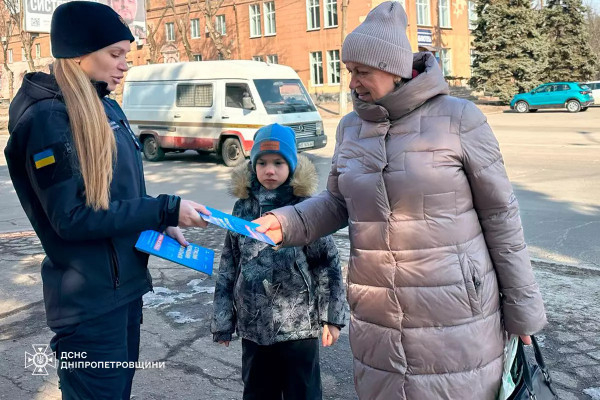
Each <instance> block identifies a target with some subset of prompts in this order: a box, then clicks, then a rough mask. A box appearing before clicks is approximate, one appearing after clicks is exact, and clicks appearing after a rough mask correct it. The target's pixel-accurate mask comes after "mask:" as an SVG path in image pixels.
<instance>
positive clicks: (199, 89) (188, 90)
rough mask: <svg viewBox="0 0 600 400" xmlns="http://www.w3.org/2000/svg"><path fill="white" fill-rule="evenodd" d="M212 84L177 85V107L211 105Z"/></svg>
mask: <svg viewBox="0 0 600 400" xmlns="http://www.w3.org/2000/svg"><path fill="white" fill-rule="evenodd" d="M212 104H213V87H212V85H190V84H181V85H177V107H212Z"/></svg>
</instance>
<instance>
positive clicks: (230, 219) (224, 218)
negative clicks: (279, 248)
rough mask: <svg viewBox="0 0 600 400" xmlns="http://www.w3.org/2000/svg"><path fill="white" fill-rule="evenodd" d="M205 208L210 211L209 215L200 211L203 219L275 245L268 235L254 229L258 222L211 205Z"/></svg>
mask: <svg viewBox="0 0 600 400" xmlns="http://www.w3.org/2000/svg"><path fill="white" fill-rule="evenodd" d="M206 209H207V210H208V211H210V215H204V214H202V213H200V216H201V217H202V219H204V220H205V221H207V222H210V223H211V224H214V225H217V226H220V227H221V228H225V229H229V230H230V231H233V232H237V233H239V234H240V235H244V236H248V237H251V238H252V239H256V240H260V241H261V242H265V243H267V244H270V245H271V246H275V242H273V241H272V240H271V238H270V237H268V236H267V235H265V234H264V233H260V232H257V231H256V228H258V227H259V225H258V224H255V223H254V222H250V221H246V220H245V219H242V218H238V217H234V216H233V215H231V214H226V213H224V212H222V211H219V210H215V209H214V208H211V207H206Z"/></svg>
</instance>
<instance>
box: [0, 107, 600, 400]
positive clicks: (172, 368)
mask: <svg viewBox="0 0 600 400" xmlns="http://www.w3.org/2000/svg"><path fill="white" fill-rule="evenodd" d="M488 119H489V122H490V124H491V126H492V128H493V129H494V131H495V132H496V135H497V137H498V139H499V142H500V146H501V149H502V151H503V154H504V158H505V162H506V165H507V170H508V173H509V176H510V178H511V180H512V182H513V184H514V187H515V190H516V194H517V197H518V199H519V202H520V204H521V211H522V217H523V221H524V229H525V236H526V239H527V241H528V243H529V247H530V250H531V253H532V256H533V257H534V258H535V259H536V261H535V263H534V268H535V273H536V277H537V279H538V282H539V283H540V286H541V289H542V293H543V296H544V300H545V303H546V307H547V313H548V317H549V321H550V324H549V326H548V327H547V328H546V329H545V330H544V331H543V332H541V334H540V336H539V337H540V339H541V340H542V343H543V346H544V352H545V355H546V358H547V361H548V363H549V365H550V368H551V370H552V372H553V377H554V379H555V381H556V386H557V388H558V389H559V394H560V398H561V399H565V400H571V399H579V400H584V399H587V400H589V399H594V400H600V336H599V335H598V332H600V317H599V315H600V291H599V290H598V287H600V268H599V267H598V266H599V265H600V253H599V252H600V244H599V242H598V237H600V229H599V227H598V224H599V221H600V218H599V211H600V208H599V207H600V193H599V190H600V189H598V185H597V183H598V182H599V179H598V178H599V175H600V165H599V159H600V152H599V151H598V148H599V145H600V128H598V126H600V125H599V124H598V122H599V120H600V108H594V109H590V110H589V111H587V112H585V113H579V114H575V115H572V114H568V113H564V112H542V111H540V112H538V113H536V114H525V115H519V114H514V113H502V112H500V113H494V114H489V115H488ZM336 123H337V121H336V120H334V119H329V120H326V123H325V127H326V132H327V134H328V135H329V145H328V146H327V147H326V148H324V149H320V150H318V151H314V152H310V153H308V154H309V156H310V157H311V159H312V160H313V161H314V162H315V164H316V166H317V169H318V172H319V175H320V182H321V187H323V184H324V181H325V177H326V175H327V172H328V170H329V164H330V157H331V154H332V151H333V144H334V143H333V141H334V137H335V126H336ZM5 141H6V136H2V135H0V147H4V143H5ZM145 170H146V179H147V182H148V188H149V192H150V193H152V194H159V193H177V194H179V195H181V196H184V197H186V198H190V199H194V200H198V201H201V202H203V203H206V204H208V205H211V206H215V207H217V208H220V209H223V210H225V211H228V210H231V208H232V206H233V202H234V200H233V199H232V198H231V197H229V196H228V195H227V186H228V180H229V172H230V170H229V169H228V168H226V167H224V166H221V165H219V164H217V163H216V159H215V158H213V157H210V156H198V155H196V154H195V153H192V152H186V153H183V154H175V155H170V156H168V157H167V160H165V161H163V162H160V163H145ZM0 201H1V202H2V204H3V207H2V209H1V210H0V353H1V354H2V355H3V361H4V362H3V363H0V399H11V400H13V399H57V398H59V397H58V396H59V392H58V389H57V383H56V375H55V371H53V370H52V369H51V368H48V369H49V375H48V376H31V371H29V370H25V369H24V368H23V363H24V352H26V351H28V352H30V353H31V352H33V349H32V347H31V345H33V344H38V343H48V342H49V339H50V338H51V336H52V334H51V332H50V331H49V330H48V328H47V327H46V325H45V320H44V318H45V317H44V309H43V303H42V301H41V299H42V296H41V280H40V275H39V263H40V260H41V259H42V258H43V252H42V249H41V247H40V245H39V241H38V240H37V238H36V237H35V235H33V234H32V233H31V232H29V230H30V229H31V228H30V225H29V223H28V222H27V221H26V218H25V217H24V214H23V213H22V211H21V209H20V206H19V204H18V201H17V199H16V196H15V194H14V191H13V189H12V186H11V184H10V181H9V179H8V174H7V170H6V165H5V162H4V160H3V159H2V158H0ZM187 236H188V239H189V240H190V241H193V242H196V243H200V244H202V245H204V246H206V247H209V248H213V249H216V250H217V259H218V257H219V250H220V246H221V244H222V240H223V231H222V230H219V229H217V228H211V229H210V230H188V231H187ZM335 239H336V243H337V244H338V246H339V247H340V250H341V254H342V259H343V260H344V262H347V258H348V251H349V249H348V240H347V234H346V233H345V232H343V231H342V232H340V233H339V234H336V236H335ZM151 260H152V261H151V264H150V269H151V273H152V275H153V278H154V285H155V291H154V293H150V294H148V295H147V296H145V310H144V325H143V327H142V351H141V360H143V361H164V362H165V368H164V369H145V370H139V371H138V372H137V373H136V378H135V382H134V391H133V393H134V398H136V399H189V398H194V399H237V398H240V397H241V396H240V393H241V383H240V379H239V377H240V365H241V346H240V342H239V341H235V342H233V343H232V346H231V347H230V348H228V349H226V348H224V347H219V346H216V345H214V344H213V343H211V336H210V334H209V326H208V321H209V318H210V313H211V307H212V291H213V287H214V277H210V278H207V277H206V276H204V275H202V274H198V273H194V272H193V271H190V270H188V269H185V268H182V267H178V266H176V265H174V264H169V263H167V262H164V261H162V260H158V259H156V258H152V259H151ZM321 359H322V370H323V387H324V393H325V398H326V399H356V396H355V394H354V390H353V385H352V358H351V353H350V350H349V343H348V335H347V329H345V330H344V331H342V335H341V337H340V341H339V342H338V344H337V345H336V346H334V347H333V348H329V349H324V350H323V351H322V353H321Z"/></svg>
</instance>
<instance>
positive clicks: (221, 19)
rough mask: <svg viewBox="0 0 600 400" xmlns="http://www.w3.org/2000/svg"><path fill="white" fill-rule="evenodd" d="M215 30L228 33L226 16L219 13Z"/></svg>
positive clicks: (222, 33)
mask: <svg viewBox="0 0 600 400" xmlns="http://www.w3.org/2000/svg"><path fill="white" fill-rule="evenodd" d="M215 30H216V31H217V32H219V33H220V34H221V35H227V28H226V27H225V16H224V15H217V16H216V17H215Z"/></svg>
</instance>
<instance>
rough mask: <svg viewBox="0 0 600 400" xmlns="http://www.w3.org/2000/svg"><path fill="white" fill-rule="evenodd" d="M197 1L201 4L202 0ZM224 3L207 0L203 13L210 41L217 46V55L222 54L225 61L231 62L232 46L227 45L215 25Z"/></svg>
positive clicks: (218, 0) (222, 1)
mask: <svg viewBox="0 0 600 400" xmlns="http://www.w3.org/2000/svg"><path fill="white" fill-rule="evenodd" d="M197 1H198V2H200V0H197ZM224 1H225V0H205V1H204V4H203V5H202V7H201V9H202V13H203V14H204V20H205V23H206V29H207V30H208V35H209V36H210V39H211V40H212V42H213V44H214V45H215V48H216V50H217V53H218V54H220V55H221V57H223V59H225V60H230V59H231V49H230V47H231V46H230V45H227V44H225V40H224V38H223V35H222V34H221V32H219V31H218V30H217V27H215V25H214V22H215V17H216V15H217V13H218V12H219V9H220V8H221V6H222V5H223V3H224Z"/></svg>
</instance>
